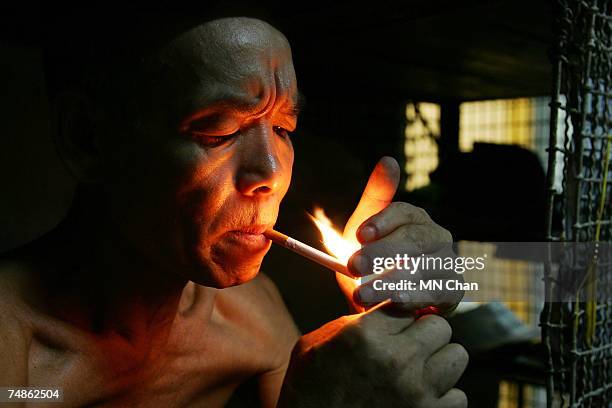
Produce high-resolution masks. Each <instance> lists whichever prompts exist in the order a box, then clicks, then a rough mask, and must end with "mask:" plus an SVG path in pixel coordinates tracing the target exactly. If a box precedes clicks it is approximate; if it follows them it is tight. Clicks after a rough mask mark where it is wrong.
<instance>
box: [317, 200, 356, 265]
mask: <svg viewBox="0 0 612 408" xmlns="http://www.w3.org/2000/svg"><path fill="white" fill-rule="evenodd" d="M310 218H311V219H312V221H313V222H314V223H315V225H316V226H317V227H318V228H319V232H320V233H321V239H322V241H323V245H325V249H327V252H329V253H330V254H332V255H333V256H335V257H336V258H338V259H339V260H340V262H342V263H344V264H345V265H346V264H347V263H348V260H349V258H350V257H351V255H353V254H354V253H355V252H356V251H357V250H359V248H361V245H360V244H359V241H357V239H356V238H355V239H354V240H348V239H345V238H344V237H343V236H342V234H341V233H340V232H338V230H337V229H336V227H334V224H333V223H332V222H331V220H330V219H329V218H328V217H327V216H326V215H325V211H323V209H322V208H320V207H315V208H314V211H313V215H311V216H310Z"/></svg>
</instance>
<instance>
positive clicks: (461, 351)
mask: <svg viewBox="0 0 612 408" xmlns="http://www.w3.org/2000/svg"><path fill="white" fill-rule="evenodd" d="M449 346H450V347H452V348H453V353H454V354H455V360H456V361H457V362H458V363H459V364H460V365H462V366H465V365H467V363H468V361H469V360H470V355H469V353H468V352H467V350H466V349H465V347H463V346H462V345H461V344H458V343H450V344H449Z"/></svg>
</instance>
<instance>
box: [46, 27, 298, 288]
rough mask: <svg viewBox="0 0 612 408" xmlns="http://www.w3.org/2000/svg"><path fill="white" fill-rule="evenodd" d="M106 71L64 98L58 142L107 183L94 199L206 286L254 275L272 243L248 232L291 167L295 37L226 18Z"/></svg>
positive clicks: (143, 248)
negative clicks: (291, 41) (290, 40)
mask: <svg viewBox="0 0 612 408" xmlns="http://www.w3.org/2000/svg"><path fill="white" fill-rule="evenodd" d="M143 48H144V47H143ZM94 68H95V67H94ZM94 72H95V71H94ZM97 72H98V73H99V74H100V73H101V74H102V75H99V76H97V77H96V76H95V75H94V76H93V77H91V78H90V79H89V82H88V85H89V86H88V87H84V88H83V89H84V92H85V93H86V95H84V96H79V93H80V92H76V93H73V94H69V95H67V97H64V98H59V102H60V103H59V106H58V109H57V112H58V119H59V122H60V126H58V127H57V130H58V132H61V134H59V135H58V136H59V137H58V146H59V147H60V148H59V150H60V151H61V152H62V153H63V154H62V157H63V158H64V159H65V161H66V162H67V163H69V167H70V168H71V170H72V171H73V173H74V174H76V175H77V177H79V179H80V180H82V181H85V182H88V181H89V180H91V179H94V180H96V181H102V183H101V184H102V187H103V188H100V184H96V185H92V184H90V185H91V186H92V187H91V188H92V189H96V194H98V195H100V194H101V195H103V197H97V199H96V200H95V201H96V202H101V203H104V205H107V206H108V209H107V210H108V211H109V212H110V213H111V216H110V219H112V220H118V221H119V223H120V225H119V228H120V229H121V231H122V234H123V237H124V238H125V239H126V240H128V241H129V244H127V245H131V246H134V247H137V248H138V249H139V251H140V252H142V253H146V254H147V257H149V258H151V261H152V263H154V264H159V265H166V266H167V269H169V270H173V271H181V273H184V274H186V276H187V278H188V279H191V280H194V281H196V282H198V283H202V284H205V285H211V286H215V287H227V286H231V285H236V284H239V283H242V282H245V281H246V280H249V279H251V278H253V277H254V276H255V275H256V273H257V271H258V269H259V265H260V263H261V261H262V258H263V255H264V254H265V252H266V251H267V249H268V248H269V246H268V245H269V243H268V241H266V240H265V239H263V238H262V239H261V240H260V239H259V237H256V238H253V237H250V238H249V237H247V238H244V237H245V236H244V235H241V234H252V228H259V229H262V228H268V227H269V226H271V225H273V224H274V222H275V220H276V216H277V213H278V207H279V204H280V201H281V199H282V198H283V196H284V195H285V193H286V192H287V189H288V187H289V182H290V179H291V168H292V165H293V147H292V143H291V139H290V137H289V132H292V131H293V130H294V129H295V127H296V125H297V106H296V105H297V82H296V78H295V72H294V68H293V62H292V59H291V50H290V47H289V44H288V42H287V40H286V38H285V37H284V36H283V35H282V34H281V33H280V32H279V31H278V30H276V29H275V28H274V27H272V26H271V25H269V24H268V23H266V22H264V21H261V20H258V19H253V18H245V17H231V18H220V19H215V20H211V21H207V22H205V23H202V24H198V25H195V26H192V27H190V28H189V29H187V30H184V31H181V32H180V33H177V34H176V35H174V36H170V37H167V38H165V40H164V41H163V42H160V43H158V45H157V46H156V47H155V48H148V49H147V52H145V53H140V54H138V53H135V55H134V56H129V57H128V58H124V59H117V60H115V61H114V62H113V64H111V65H110V66H109V65H108V64H105V65H101V66H100V67H99V69H98V71H97ZM104 75H106V76H104ZM92 201H94V200H93V199H92ZM249 228H250V229H249ZM245 229H248V231H247V232H244V231H245ZM237 231H238V232H237ZM241 231H242V232H241ZM262 237H263V236H262Z"/></svg>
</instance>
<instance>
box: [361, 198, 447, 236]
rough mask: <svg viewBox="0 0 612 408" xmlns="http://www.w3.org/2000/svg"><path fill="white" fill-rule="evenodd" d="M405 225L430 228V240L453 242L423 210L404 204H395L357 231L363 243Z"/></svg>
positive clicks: (371, 218)
mask: <svg viewBox="0 0 612 408" xmlns="http://www.w3.org/2000/svg"><path fill="white" fill-rule="evenodd" d="M404 225H425V226H428V227H429V228H430V231H429V233H428V234H427V235H428V240H431V241H436V242H452V240H453V237H452V235H451V233H450V232H448V231H447V230H446V229H444V228H442V227H440V226H439V225H437V224H435V223H434V222H433V221H432V220H431V218H430V217H429V215H428V214H427V212H426V211H425V210H423V209H422V208H419V207H416V206H414V205H412V204H408V203H404V202H394V203H391V204H389V206H388V207H387V208H385V209H384V210H382V211H380V212H379V213H377V214H374V215H373V216H371V217H370V218H368V219H367V220H366V221H364V222H363V223H362V224H361V226H360V227H359V228H358V230H357V238H358V239H359V241H360V242H361V243H362V244H363V243H367V242H370V241H374V240H376V239H379V238H381V237H384V236H386V235H388V234H389V233H391V232H392V231H394V230H395V229H397V228H399V227H402V226H404Z"/></svg>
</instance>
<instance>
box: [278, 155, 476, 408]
mask: <svg viewBox="0 0 612 408" xmlns="http://www.w3.org/2000/svg"><path fill="white" fill-rule="evenodd" d="M398 183H399V166H398V164H397V162H396V161H395V160H394V159H391V158H388V157H386V158H383V159H381V160H380V161H379V163H378V164H377V166H376V168H375V169H374V171H373V172H372V175H371V176H370V179H369V181H368V184H367V186H366V188H365V191H364V193H363V195H362V198H361V200H360V202H359V204H358V206H357V208H356V210H355V212H354V213H353V215H352V216H351V218H350V219H349V222H348V223H347V225H346V228H345V231H344V235H345V237H346V238H349V239H350V238H351V237H355V236H356V237H357V238H358V239H359V241H360V242H361V243H362V245H363V246H362V248H361V249H360V250H359V251H357V253H356V254H354V255H353V256H352V257H351V260H350V261H349V265H348V266H349V270H350V271H351V272H352V273H353V274H355V276H366V275H369V274H372V270H373V269H372V260H373V259H374V258H375V257H393V256H394V255H395V254H406V253H408V254H410V255H414V256H418V255H419V254H421V253H425V254H429V253H435V252H437V251H444V250H446V249H445V247H446V248H448V244H449V243H452V238H451V235H450V233H449V232H448V231H446V230H445V229H444V228H442V227H440V226H438V225H437V224H435V223H434V222H433V221H432V220H431V218H429V216H428V215H427V214H426V213H425V212H424V211H423V210H422V209H420V208H417V207H414V206H412V205H410V204H407V203H392V202H391V201H392V199H393V196H394V194H395V191H396V189H397V185H398ZM438 273H439V272H438ZM447 273H448V274H449V276H442V275H439V276H436V277H437V278H441V279H451V278H455V276H451V275H450V274H454V272H452V271H451V272H447ZM384 275H385V276H384V277H383V278H385V279H388V280H390V281H392V280H394V279H395V280H397V279H398V276H399V275H398V271H387V272H385V274H384ZM337 278H338V282H339V284H340V287H341V289H342V290H343V292H344V293H345V295H346V297H347V299H348V300H349V302H350V303H351V305H352V307H353V309H354V310H357V311H358V310H364V306H371V304H372V302H368V297H369V296H370V295H368V291H369V292H370V293H371V291H372V288H371V285H369V284H368V283H365V284H363V285H362V286H360V287H358V288H357V289H355V285H354V283H353V282H351V279H350V278H346V277H345V276H342V275H340V274H337ZM402 296H403V295H401V297H402ZM410 296H411V294H408V296H407V297H405V298H404V300H405V302H404V303H402V304H397V303H385V304H381V305H378V306H375V307H374V308H372V309H370V310H368V311H367V312H364V313H360V314H355V315H350V316H344V317H341V318H339V319H337V320H334V321H332V322H330V323H328V324H326V325H324V326H323V327H321V328H320V329H318V330H315V331H314V332H312V333H309V334H307V335H305V336H303V337H302V338H301V340H300V341H299V342H298V344H297V345H296V347H295V349H294V353H293V358H292V361H291V365H290V367H289V370H288V373H287V376H286V379H285V382H284V385H283V390H282V393H281V400H280V403H279V406H281V407H296V408H299V407H349V406H350V407H410V408H438V407H439V408H463V407H466V406H467V398H466V396H465V394H464V393H463V392H462V391H461V390H459V389H456V388H453V387H454V385H455V384H456V383H457V381H458V380H459V377H460V376H461V374H462V373H463V371H464V370H465V368H466V366H467V362H468V354H467V352H466V351H465V349H464V348H463V347H462V346H460V345H459V344H449V342H450V338H451V329H450V326H449V324H448V323H447V322H446V320H445V319H444V318H443V317H440V316H437V315H433V314H430V315H425V316H423V317H420V318H418V317H417V316H418V311H419V310H423V309H424V308H428V307H433V310H435V311H437V312H439V313H441V314H446V313H449V312H450V311H452V310H453V309H454V308H455V307H456V305H457V304H458V303H459V301H460V300H461V297H462V294H461V293H455V294H451V295H450V297H449V293H441V294H440V296H439V297H436V296H435V295H434V296H433V297H420V298H418V299H410ZM428 296H429V295H428Z"/></svg>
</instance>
